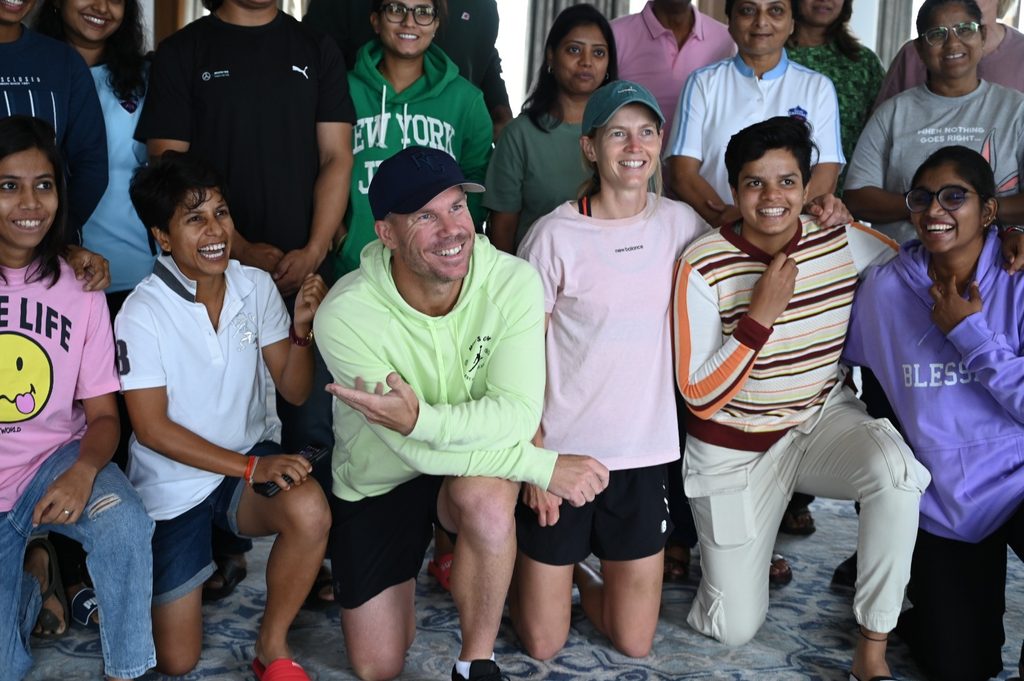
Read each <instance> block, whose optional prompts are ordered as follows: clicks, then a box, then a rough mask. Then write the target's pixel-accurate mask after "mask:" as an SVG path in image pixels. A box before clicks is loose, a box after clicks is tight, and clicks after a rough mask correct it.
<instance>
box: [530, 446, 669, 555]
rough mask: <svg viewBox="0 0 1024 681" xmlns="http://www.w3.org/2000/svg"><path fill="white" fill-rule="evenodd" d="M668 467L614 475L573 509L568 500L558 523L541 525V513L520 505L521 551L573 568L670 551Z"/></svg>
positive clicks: (642, 469) (617, 472)
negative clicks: (591, 497) (585, 561)
mask: <svg viewBox="0 0 1024 681" xmlns="http://www.w3.org/2000/svg"><path fill="white" fill-rule="evenodd" d="M666 480H667V476H666V472H665V464H659V465H657V466H648V467H646V468H633V469H629V470H621V471H612V472H611V475H610V476H609V479H608V487H607V489H605V491H603V492H601V494H599V495H598V496H597V498H595V499H594V500H593V501H592V502H590V503H589V504H584V505H583V506H581V507H580V508H574V507H573V506H571V505H570V504H569V503H568V502H565V501H563V502H562V505H561V506H560V507H559V509H558V511H559V513H558V522H557V523H555V524H554V526H552V527H541V526H540V525H538V524H537V514H536V513H534V512H533V510H532V509H530V507H529V506H526V505H525V504H523V502H522V501H520V502H519V503H518V504H517V505H516V534H517V536H518V540H519V550H520V551H522V552H523V553H524V554H526V555H527V556H528V557H530V558H532V559H533V560H535V561H537V562H539V563H545V564H547V565H572V564H574V563H578V562H580V561H581V560H583V559H585V558H586V557H587V556H589V555H590V554H591V553H593V554H594V555H595V556H597V557H598V558H600V559H602V560H637V559H638V558H646V557H647V556H653V555H654V554H656V553H657V552H658V551H661V550H662V549H663V548H665V541H666V540H667V539H668V536H669V535H670V534H671V533H672V520H671V519H670V518H669V513H668V501H667V499H666V497H667V496H668V494H667V492H666V489H665V485H666Z"/></svg>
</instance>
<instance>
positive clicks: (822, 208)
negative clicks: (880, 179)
mask: <svg viewBox="0 0 1024 681" xmlns="http://www.w3.org/2000/svg"><path fill="white" fill-rule="evenodd" d="M726 10H727V11H728V12H729V34H730V35H731V36H732V37H733V39H734V40H735V41H736V46H737V48H738V50H739V53H738V54H737V56H736V57H735V58H734V59H731V60H728V61H721V62H718V63H717V64H714V65H712V66H710V67H708V68H706V69H703V70H700V71H698V72H696V73H694V74H693V75H692V76H691V77H690V79H689V80H688V81H687V83H686V87H685V88H684V90H683V92H682V93H681V94H680V100H679V101H680V107H679V112H678V114H677V116H676V120H675V123H674V125H673V129H672V135H671V139H670V141H669V144H668V145H667V148H666V149H667V150H666V156H667V157H668V165H669V170H670V173H669V175H670V178H671V183H672V189H673V191H674V192H675V193H676V194H677V195H678V196H680V197H681V198H682V199H683V200H684V201H686V202H687V203H689V204H690V205H691V206H693V208H694V210H696V211H697V212H698V213H700V214H701V216H702V217H703V218H704V219H705V220H707V221H708V222H709V223H711V224H714V225H720V224H727V223H731V222H733V221H735V220H736V219H737V218H738V217H739V213H738V212H737V210H736V207H735V206H734V205H732V204H731V203H730V189H729V183H728V180H727V177H726V168H725V164H724V162H723V152H724V151H725V147H726V145H727V144H728V142H729V138H730V137H731V136H732V135H733V134H734V133H735V132H737V131H738V130H740V129H742V128H743V127H745V126H748V125H751V124H753V123H756V122H759V121H763V120H765V119H767V118H771V117H772V116H791V117H793V118H797V119H800V120H804V121H806V122H808V123H809V124H810V126H811V130H812V131H813V135H814V142H815V145H816V146H817V147H818V149H819V154H818V155H817V157H816V158H815V161H814V166H813V168H812V170H811V177H810V180H809V181H808V183H807V186H808V197H809V202H808V204H807V205H806V206H805V210H806V211H807V212H809V213H813V214H814V215H816V216H817V217H819V218H821V219H822V220H823V221H824V222H825V223H826V224H829V225H835V224H841V223H842V222H844V221H846V220H848V218H849V216H848V214H847V213H846V210H845V208H843V207H842V205H841V203H840V202H839V201H838V200H837V199H836V198H835V197H834V196H833V192H834V191H835V188H836V179H837V178H838V176H839V169H840V167H841V165H842V164H843V163H844V162H845V158H844V156H843V152H842V148H841V147H842V143H841V138H840V129H839V103H838V100H837V98H836V91H835V87H834V86H833V85H832V82H831V81H830V80H829V79H828V78H827V77H825V76H823V75H821V74H820V73H818V72H816V71H812V70H811V69H808V68H806V67H804V66H801V65H799V64H795V63H792V62H790V60H789V57H788V56H787V54H786V51H785V49H784V46H785V44H786V41H787V40H789V38H790V36H791V35H792V33H793V31H794V30H795V24H794V20H793V12H792V7H791V5H790V2H789V0H729V1H728V2H727V3H726Z"/></svg>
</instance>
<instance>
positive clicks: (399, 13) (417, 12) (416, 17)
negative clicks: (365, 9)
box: [380, 2, 437, 26]
mask: <svg viewBox="0 0 1024 681" xmlns="http://www.w3.org/2000/svg"><path fill="white" fill-rule="evenodd" d="M380 13H381V14H383V15H384V18H385V19H387V20H388V21H390V22H391V23H393V24H400V23H402V22H403V21H405V15H406V14H412V20H413V21H415V22H416V23H417V24H419V25H420V26H430V25H431V24H432V23H434V21H435V20H436V19H437V10H436V9H434V6H433V5H416V6H415V7H409V6H407V5H403V4H402V3H400V2H386V3H384V4H383V5H381V8H380Z"/></svg>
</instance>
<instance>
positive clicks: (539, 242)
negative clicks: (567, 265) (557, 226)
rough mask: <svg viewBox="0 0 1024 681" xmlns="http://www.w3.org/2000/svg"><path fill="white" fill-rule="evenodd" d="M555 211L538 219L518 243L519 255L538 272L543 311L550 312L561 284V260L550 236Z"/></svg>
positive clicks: (554, 220) (555, 220)
mask: <svg viewBox="0 0 1024 681" xmlns="http://www.w3.org/2000/svg"><path fill="white" fill-rule="evenodd" d="M557 210H558V209H557V208H556V209H555V211H552V212H551V213H549V214H548V215H547V216H545V217H543V218H541V219H540V220H538V221H537V222H536V223H535V224H534V226H533V227H532V228H531V229H530V231H529V232H527V233H526V238H525V239H524V240H523V243H522V244H520V245H519V253H518V255H519V257H520V258H523V259H524V260H526V261H527V262H529V263H530V264H531V265H533V268H534V269H535V270H537V273H538V274H540V281H541V285H542V286H543V288H544V313H545V314H551V311H552V310H553V309H555V301H556V300H557V299H558V292H559V290H560V289H561V284H562V272H563V268H562V261H561V260H560V259H559V258H558V257H557V256H556V254H555V252H554V249H553V243H552V238H551V233H550V232H551V229H552V228H553V227H554V223H556V222H557V218H556V217H555V212H556V211H557Z"/></svg>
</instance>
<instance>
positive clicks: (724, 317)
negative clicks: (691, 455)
mask: <svg viewBox="0 0 1024 681" xmlns="http://www.w3.org/2000/svg"><path fill="white" fill-rule="evenodd" d="M896 249H897V245H896V244H895V243H894V242H892V241H890V240H889V239H887V238H886V237H884V236H882V235H881V234H879V233H878V232H875V231H873V230H870V229H867V228H866V227H863V226H861V225H858V224H856V223H853V224H849V225H843V226H840V227H822V226H820V225H818V223H816V222H815V221H814V219H813V218H811V217H810V216H807V215H805V216H803V217H802V223H801V229H800V230H799V231H798V232H797V233H796V234H795V235H794V237H793V239H792V241H790V243H789V244H788V245H787V246H786V247H785V248H784V249H783V252H784V253H785V254H787V255H788V256H790V257H792V258H793V259H794V260H795V261H796V263H797V269H798V274H797V280H796V288H795V291H794V293H793V297H792V299H791V300H790V301H789V305H788V306H787V307H786V310H785V311H784V312H783V313H782V315H780V316H779V318H778V319H777V320H776V322H775V325H774V326H773V327H772V328H770V329H769V328H765V327H763V326H761V325H760V324H759V323H757V322H755V321H754V320H753V319H751V318H750V317H749V316H748V315H747V310H748V308H749V307H750V298H751V294H752V293H753V290H754V285H755V284H756V283H757V281H758V279H760V277H761V274H762V273H763V272H764V271H765V269H766V268H767V267H768V264H769V263H770V262H771V260H772V256H771V255H769V254H767V253H765V252H764V251H761V250H760V249H758V248H757V247H756V246H754V245H753V244H751V243H750V242H749V241H747V240H746V239H744V238H743V237H742V236H740V235H739V230H738V224H737V225H736V226H732V227H724V228H722V229H719V230H715V231H713V232H711V233H709V234H706V235H704V236H703V237H701V238H700V239H697V240H696V241H695V242H693V243H692V244H690V246H689V247H688V248H687V249H686V251H685V252H684V253H683V257H682V259H681V261H680V266H679V267H678V268H677V272H676V282H675V298H674V300H673V327H674V332H675V333H674V337H675V353H676V355H675V356H676V380H677V382H678V384H679V390H680V391H681V392H682V395H683V397H684V398H685V399H686V403H687V406H688V407H689V411H690V418H689V419H688V423H687V432H688V433H689V434H690V435H692V436H694V437H696V438H699V439H700V440H702V441H704V442H709V443H711V444H716V445H720V446H723V447H729V448H731V449H743V450H747V451H764V450H767V449H768V448H769V447H771V446H772V445H773V444H774V443H775V442H777V441H778V440H779V439H780V438H781V437H782V436H783V435H784V434H785V433H786V431H788V430H789V429H790V428H793V427H795V426H798V425H800V424H801V423H802V422H804V421H805V420H807V419H809V418H810V417H812V416H813V415H814V414H815V413H816V412H817V410H818V409H819V408H820V407H821V405H822V404H824V402H825V399H826V397H828V394H829V392H830V391H831V390H832V388H833V387H834V386H835V385H836V383H837V382H839V381H840V380H842V378H843V373H842V371H841V369H840V367H839V356H840V354H841V353H842V350H843V343H844V341H845V340H846V329H847V325H848V324H849V320H850V307H851V305H852V303H853V294H854V291H855V290H856V288H857V282H858V277H859V275H860V273H861V272H863V271H864V270H865V269H867V268H868V267H869V266H871V265H876V264H881V263H883V262H886V261H888V260H889V259H890V258H892V257H893V256H894V255H895V253H896Z"/></svg>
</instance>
